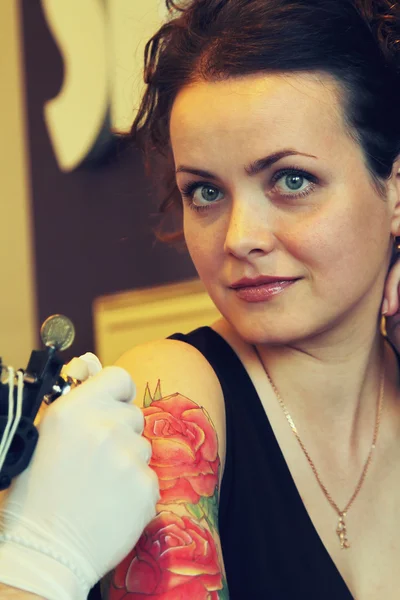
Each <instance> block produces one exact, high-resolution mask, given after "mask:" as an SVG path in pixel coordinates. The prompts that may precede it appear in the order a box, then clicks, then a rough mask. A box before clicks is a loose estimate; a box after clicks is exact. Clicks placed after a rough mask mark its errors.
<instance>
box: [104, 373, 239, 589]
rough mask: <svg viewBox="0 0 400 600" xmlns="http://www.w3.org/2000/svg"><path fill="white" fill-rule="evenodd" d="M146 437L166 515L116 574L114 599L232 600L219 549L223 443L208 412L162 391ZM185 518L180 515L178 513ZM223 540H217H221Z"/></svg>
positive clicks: (149, 408) (148, 407) (148, 412)
mask: <svg viewBox="0 0 400 600" xmlns="http://www.w3.org/2000/svg"><path fill="white" fill-rule="evenodd" d="M144 406H145V408H144V409H143V413H144V417H145V429H144V433H143V435H144V436H145V437H146V438H147V439H148V440H149V441H150V442H151V444H152V448H153V455H152V459H151V462H150V466H151V467H152V468H153V469H154V471H155V472H156V473H157V475H158V478H159V482H160V493H161V499H160V501H159V504H158V506H157V508H158V510H159V512H158V514H157V516H156V517H155V519H154V520H153V521H152V522H151V523H150V524H149V525H148V526H147V527H146V529H145V530H144V532H143V534H142V537H141V538H140V540H139V542H138V543H137V545H136V547H135V548H134V549H133V550H132V551H131V553H130V554H129V555H128V556H127V557H126V558H125V560H124V561H123V562H122V563H121V564H120V565H119V566H118V567H117V568H116V569H115V571H114V572H113V574H112V579H111V582H110V587H109V590H108V591H109V593H108V600H145V599H146V600H183V599H186V598H187V599H189V598H190V599H191V600H192V599H193V600H220V599H224V600H228V599H229V595H228V590H227V585H226V581H225V578H224V576H223V573H222V568H221V564H222V562H221V561H220V555H219V549H218V545H217V543H216V539H218V483H219V468H220V460H219V456H218V437H217V433H216V431H215V428H214V426H213V424H212V422H211V419H210V417H209V415H208V414H207V412H206V411H205V410H204V409H203V408H201V407H200V406H198V405H197V404H196V403H195V402H193V401H192V400H190V399H189V398H186V397H185V396H182V395H181V394H178V393H177V394H173V395H171V396H167V397H165V398H163V397H162V396H161V391H160V385H159V384H158V386H157V389H156V393H155V395H154V397H153V398H152V397H151V396H150V392H149V389H148V388H147V389H146V398H145V402H144ZM177 513H179V514H177ZM213 536H215V537H213Z"/></svg>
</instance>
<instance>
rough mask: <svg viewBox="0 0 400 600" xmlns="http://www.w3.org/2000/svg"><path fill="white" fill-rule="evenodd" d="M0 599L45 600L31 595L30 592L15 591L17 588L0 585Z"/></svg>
mask: <svg viewBox="0 0 400 600" xmlns="http://www.w3.org/2000/svg"><path fill="white" fill-rule="evenodd" d="M0 598H2V599H3V598H4V600H8V598H10V600H46V599H45V598H43V597H42V596H37V595H36V594H31V593H30V592H24V591H23V590H17V588H13V587H10V586H8V585H3V584H2V583H0Z"/></svg>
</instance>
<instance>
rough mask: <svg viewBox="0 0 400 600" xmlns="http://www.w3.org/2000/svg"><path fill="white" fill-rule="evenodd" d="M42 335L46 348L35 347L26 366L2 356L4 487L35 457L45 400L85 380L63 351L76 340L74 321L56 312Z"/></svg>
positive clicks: (0, 486)
mask: <svg viewBox="0 0 400 600" xmlns="http://www.w3.org/2000/svg"><path fill="white" fill-rule="evenodd" d="M40 335H41V338H42V341H43V344H44V346H45V348H44V349H43V350H33V351H32V353H31V356H30V359H29V362H28V366H27V368H26V369H25V370H23V369H18V370H17V371H14V369H13V368H12V367H7V366H5V365H3V363H2V360H1V358H0V491H1V490H5V489H6V488H8V487H9V486H10V484H11V481H12V479H13V478H14V477H15V476H16V475H19V474H20V473H22V471H24V470H25V469H26V467H27V466H28V464H29V462H30V460H31V458H32V455H33V452H34V450H35V447H36V444H37V441H38V437H39V433H38V429H37V427H36V426H35V420H36V417H37V415H38V412H39V409H40V407H41V406H42V402H45V403H46V404H51V403H52V402H54V400H56V399H57V398H58V397H59V396H62V395H64V394H66V393H68V392H69V391H70V389H71V388H73V387H75V386H76V385H78V384H79V383H81V378H80V377H79V373H73V372H71V369H66V368H65V365H64V362H63V360H62V359H61V357H60V355H59V352H60V351H63V350H66V349H67V348H69V347H70V346H71V344H72V342H73V341H74V337H75V328H74V326H73V324H72V322H71V321H70V320H69V319H68V318H67V317H64V316H63V315H53V316H51V317H49V318H48V319H46V321H45V322H44V323H43V325H42V327H41V330H40ZM72 363H73V361H72V362H71V363H70V364H72ZM72 371H73V369H72ZM75 375H76V376H75ZM2 376H5V378H4V379H5V380H4V381H2V379H3V377H2Z"/></svg>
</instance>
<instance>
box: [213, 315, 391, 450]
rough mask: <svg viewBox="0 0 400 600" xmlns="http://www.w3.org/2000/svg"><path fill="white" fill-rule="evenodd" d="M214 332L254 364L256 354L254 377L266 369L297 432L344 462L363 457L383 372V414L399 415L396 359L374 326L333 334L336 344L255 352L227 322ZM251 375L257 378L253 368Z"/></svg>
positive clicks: (316, 343) (326, 341)
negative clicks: (336, 451)
mask: <svg viewBox="0 0 400 600" xmlns="http://www.w3.org/2000/svg"><path fill="white" fill-rule="evenodd" d="M217 330H219V332H220V333H221V334H222V335H223V336H224V337H225V339H227V341H228V342H229V343H231V345H233V346H234V345H235V344H236V345H237V348H239V347H240V345H241V344H242V351H243V352H244V353H245V354H247V356H248V357H250V355H251V353H253V362H256V363H257V362H258V358H257V354H258V355H259V358H260V365H259V371H258V376H259V377H262V376H265V372H264V373H263V372H262V371H263V370H268V373H269V375H270V377H271V379H272V381H273V382H274V384H275V386H276V387H277V389H278V391H279V393H280V395H281V397H282V400H283V402H284V404H285V406H286V408H287V410H288V411H289V413H290V415H291V417H292V418H293V420H294V422H295V423H296V425H297V427H298V429H299V430H300V431H304V432H305V435H306V436H312V437H313V438H315V440H314V441H315V445H316V447H321V444H323V445H324V446H325V447H326V448H327V449H329V448H331V449H332V448H333V447H336V448H337V447H340V449H341V452H342V453H343V462H345V461H346V460H355V461H356V462H357V461H358V458H359V459H360V460H361V459H365V450H366V448H368V445H369V444H370V443H371V439H372V433H373V427H374V423H375V417H376V409H377V404H378V397H379V391H380V380H381V374H382V369H383V368H384V372H385V394H384V410H385V411H386V412H387V411H389V412H390V411H392V412H393V414H396V415H398V413H399V410H398V404H397V388H398V374H397V373H398V366H397V360H396V358H395V355H394V352H393V350H392V349H391V348H390V346H389V345H388V344H387V342H385V340H384V338H383V336H382V335H381V333H380V331H379V328H378V327H375V329H373V330H372V329H371V330H370V331H369V332H368V331H367V330H366V329H365V328H364V329H362V328H360V331H359V332H358V333H359V335H357V332H356V331H355V330H354V331H353V332H352V335H351V336H347V337H346V338H344V336H343V338H344V339H338V338H339V336H338V335H337V334H336V339H334V340H333V339H332V338H333V336H331V339H330V340H329V339H328V337H327V336H325V337H323V336H320V337H319V338H318V339H317V338H314V339H313V340H308V341H305V342H303V343H299V344H291V345H285V346H269V345H267V344H265V345H258V346H257V352H256V351H255V350H254V348H252V347H251V346H249V345H247V346H248V347H247V350H245V349H244V346H243V343H244V342H243V340H242V341H240V339H238V336H237V334H235V332H234V331H233V330H232V328H231V327H230V325H229V324H227V323H226V322H225V324H220V325H219V326H218V328H217ZM235 335H236V339H235ZM229 338H230V339H229ZM250 360H251V358H250ZM253 374H254V376H255V377H257V371H256V366H254V370H253ZM395 405H396V406H395ZM394 408H396V411H394ZM396 426H397V423H396Z"/></svg>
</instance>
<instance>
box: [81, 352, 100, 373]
mask: <svg viewBox="0 0 400 600" xmlns="http://www.w3.org/2000/svg"><path fill="white" fill-rule="evenodd" d="M79 358H80V359H81V360H83V361H85V363H86V364H87V367H88V369H89V375H90V376H91V377H92V376H93V375H96V374H97V373H100V371H101V370H102V368H103V365H102V364H101V362H100V361H99V359H98V358H97V356H96V355H95V354H93V353H92V352H86V353H85V354H82V355H81V356H80V357H79Z"/></svg>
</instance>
